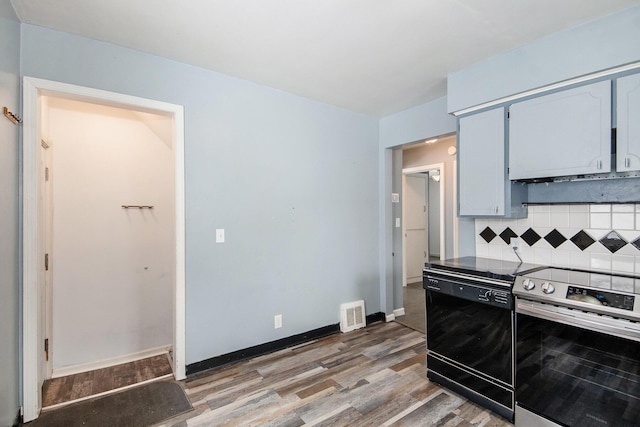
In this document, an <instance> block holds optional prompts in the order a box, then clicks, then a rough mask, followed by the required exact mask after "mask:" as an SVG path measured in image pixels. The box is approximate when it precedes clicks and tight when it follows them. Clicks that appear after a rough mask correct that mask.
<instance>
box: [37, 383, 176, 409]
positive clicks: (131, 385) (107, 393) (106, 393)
mask: <svg viewBox="0 0 640 427" xmlns="http://www.w3.org/2000/svg"><path fill="white" fill-rule="evenodd" d="M171 377H173V375H172V374H167V375H162V376H161V377H155V378H150V379H148V380H144V381H140V382H137V383H135V384H129V385H126V386H124V387H119V388H114V389H113V390H107V391H103V392H102V393H96V394H92V395H91V396H85V397H81V398H79V399H74V400H69V401H68V402H62V403H56V404H55V405H51V406H46V407H44V408H42V411H43V412H44V411H52V410H54V409H58V408H61V407H63V406H67V405H71V404H72V403H78V402H82V401H85V400H89V399H95V398H98V397H102V396H108V395H110V394H115V393H119V392H121V391H125V390H129V389H130V388H134V387H139V386H143V385H145V384H149V383H154V382H156V381H162V380H166V379H168V378H171Z"/></svg>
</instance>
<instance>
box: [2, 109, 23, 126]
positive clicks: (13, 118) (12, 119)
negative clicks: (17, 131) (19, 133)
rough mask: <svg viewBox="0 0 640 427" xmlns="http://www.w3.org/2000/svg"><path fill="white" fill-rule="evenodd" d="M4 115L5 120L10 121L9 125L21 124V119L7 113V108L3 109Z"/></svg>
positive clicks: (9, 112)
mask: <svg viewBox="0 0 640 427" xmlns="http://www.w3.org/2000/svg"><path fill="white" fill-rule="evenodd" d="M4 115H5V117H6V118H7V119H9V120H11V123H13V124H14V125H21V124H22V119H21V118H20V117H19V116H17V115H15V114H13V113H12V112H11V111H9V109H8V108H7V107H4Z"/></svg>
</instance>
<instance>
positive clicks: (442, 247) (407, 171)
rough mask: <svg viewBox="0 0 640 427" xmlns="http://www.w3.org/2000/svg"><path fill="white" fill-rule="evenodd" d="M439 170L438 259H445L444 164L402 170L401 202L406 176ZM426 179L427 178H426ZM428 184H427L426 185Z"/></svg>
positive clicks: (404, 272) (404, 266) (404, 258)
mask: <svg viewBox="0 0 640 427" xmlns="http://www.w3.org/2000/svg"><path fill="white" fill-rule="evenodd" d="M436 169H438V170H440V185H441V187H440V201H439V202H440V207H439V210H440V224H439V226H440V259H446V255H445V241H446V237H445V222H446V221H445V204H444V200H445V199H444V196H445V193H446V191H444V188H445V182H446V178H445V164H444V163H434V164H432V165H425V166H416V167H411V168H403V169H402V200H403V201H404V198H405V179H404V178H405V176H406V175H412V174H418V173H424V172H428V171H430V170H436ZM427 179H428V178H427ZM427 184H428V183H427ZM404 214H405V213H404V208H403V209H402V285H403V286H406V285H407V255H406V253H407V251H406V243H407V238H406V236H405V234H406V229H405V221H404ZM428 227H429V215H428V214H427V228H428ZM455 246H456V244H455V241H454V247H455ZM427 247H429V245H428V244H427ZM427 256H428V254H427Z"/></svg>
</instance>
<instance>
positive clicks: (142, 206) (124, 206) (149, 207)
mask: <svg viewBox="0 0 640 427" xmlns="http://www.w3.org/2000/svg"><path fill="white" fill-rule="evenodd" d="M122 209H153V206H148V205H122Z"/></svg>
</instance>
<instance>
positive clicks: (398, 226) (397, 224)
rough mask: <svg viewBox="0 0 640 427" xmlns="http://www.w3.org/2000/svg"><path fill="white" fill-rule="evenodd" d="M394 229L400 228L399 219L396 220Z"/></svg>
mask: <svg viewBox="0 0 640 427" xmlns="http://www.w3.org/2000/svg"><path fill="white" fill-rule="evenodd" d="M396 228H400V218H396Z"/></svg>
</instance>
